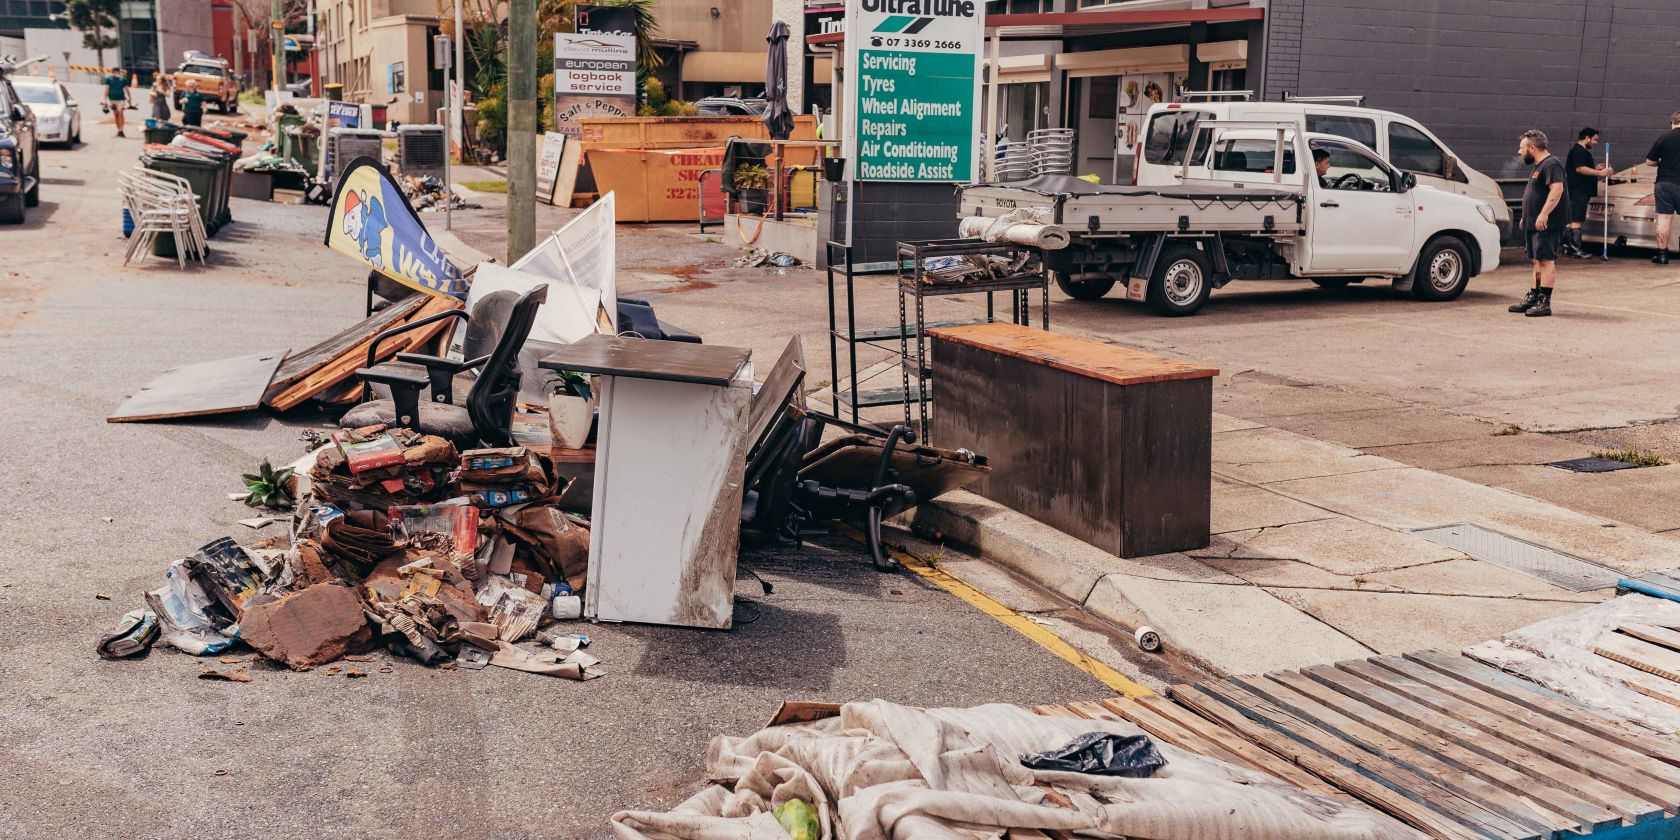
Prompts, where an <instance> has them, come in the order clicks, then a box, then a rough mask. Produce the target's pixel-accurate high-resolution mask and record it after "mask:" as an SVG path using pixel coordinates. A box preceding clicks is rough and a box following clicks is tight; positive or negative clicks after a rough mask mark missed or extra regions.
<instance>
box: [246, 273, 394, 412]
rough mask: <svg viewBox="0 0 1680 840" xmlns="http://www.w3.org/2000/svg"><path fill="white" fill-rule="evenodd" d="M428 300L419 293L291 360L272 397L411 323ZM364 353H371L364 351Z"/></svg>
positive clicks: (280, 374)
mask: <svg viewBox="0 0 1680 840" xmlns="http://www.w3.org/2000/svg"><path fill="white" fill-rule="evenodd" d="M424 298H425V295H422V294H420V293H419V292H415V293H414V294H412V295H409V296H408V297H405V298H403V299H402V300H399V301H396V302H394V303H392V304H391V305H390V306H387V307H385V308H384V309H381V310H379V311H378V312H375V313H373V314H372V315H370V316H368V317H367V318H364V319H362V320H360V321H358V322H356V323H355V324H353V325H351V326H350V327H349V328H348V329H345V330H343V331H342V332H340V333H338V334H337V335H334V336H332V337H331V338H328V339H326V340H324V341H321V342H320V343H318V344H316V345H314V346H312V347H308V348H305V349H303V350H300V351H298V352H296V353H293V354H291V355H289V356H287V357H286V361H284V362H281V363H280V369H279V370H277V371H275V372H274V379H273V380H272V381H270V382H269V385H268V392H269V394H271V395H272V394H278V393H280V392H281V391H284V390H286V388H287V387H289V386H290V385H292V384H293V383H295V382H297V381H298V380H299V379H302V378H304V377H305V376H308V375H309V374H311V373H314V372H315V371H316V370H319V369H320V367H321V366H322V365H324V364H326V363H328V362H330V361H332V360H333V359H336V358H338V357H339V356H342V355H344V354H345V352H347V351H348V350H349V349H350V348H351V347H354V346H356V345H358V344H361V343H362V342H364V341H367V340H368V339H370V338H373V337H374V336H376V335H378V334H379V333H380V332H382V331H384V330H387V329H390V328H391V327H393V326H395V325H396V324H397V323H398V322H400V321H405V320H407V319H408V317H409V316H410V315H413V314H414V311H415V310H417V309H419V308H420V307H421V306H423V305H424V304H425V302H426V301H425V300H424ZM363 352H364V353H365V352H367V351H366V350H365V349H364V350H363Z"/></svg>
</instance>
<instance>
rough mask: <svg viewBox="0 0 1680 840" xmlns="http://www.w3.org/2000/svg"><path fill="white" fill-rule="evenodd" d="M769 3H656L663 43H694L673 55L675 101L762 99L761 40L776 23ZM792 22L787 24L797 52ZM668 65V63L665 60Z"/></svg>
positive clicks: (708, 0) (703, 0)
mask: <svg viewBox="0 0 1680 840" xmlns="http://www.w3.org/2000/svg"><path fill="white" fill-rule="evenodd" d="M773 5H774V4H773V2H772V0H661V2H660V3H659V4H658V5H657V6H656V7H655V10H654V13H655V14H656V15H657V16H658V18H659V34H660V36H661V37H663V38H668V39H680V40H682V41H689V42H693V47H692V48H690V49H685V50H681V51H677V52H676V53H675V56H674V57H675V58H676V63H677V66H676V67H675V68H670V67H667V68H665V74H663V75H666V78H671V76H670V75H669V74H670V73H671V72H672V70H673V69H674V80H675V82H676V84H677V88H676V90H672V91H668V92H669V93H670V95H671V96H673V97H674V98H680V99H686V100H688V101H691V102H692V101H694V100H696V99H701V98H704V97H707V96H742V97H754V96H762V95H763V94H764V62H765V56H766V55H767V54H768V49H769V48H768V46H767V43H766V41H765V37H766V36H767V35H769V34H770V24H771V22H772V21H773V20H774V19H775V17H774V14H773ZM797 23H798V22H797V21H796V20H795V21H789V22H788V27H789V28H790V29H793V31H794V33H795V34H794V36H793V38H792V39H789V42H788V45H789V51H790V52H791V51H793V50H796V49H797V44H795V43H794V39H797V38H798V28H797ZM667 60H668V61H669V59H667Z"/></svg>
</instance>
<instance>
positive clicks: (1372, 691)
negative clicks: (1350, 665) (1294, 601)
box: [1302, 665, 1662, 823]
mask: <svg viewBox="0 0 1680 840" xmlns="http://www.w3.org/2000/svg"><path fill="white" fill-rule="evenodd" d="M1302 673H1304V674H1306V675H1307V676H1309V677H1311V678H1313V679H1315V680H1318V681H1319V682H1321V683H1324V684H1325V685H1327V686H1329V687H1331V688H1334V689H1336V690H1337V691H1340V692H1342V693H1343V694H1346V695H1348V696H1349V697H1354V698H1356V699H1359V700H1363V701H1364V702H1366V703H1370V704H1371V705H1373V706H1376V707H1377V708H1379V709H1382V710H1383V711H1385V712H1388V713H1389V714H1391V715H1394V716H1395V717H1398V718H1400V719H1402V720H1405V721H1406V722H1408V723H1411V724H1412V725H1414V726H1417V727H1420V728H1422V729H1425V730H1428V731H1430V732H1433V733H1435V734H1437V735H1439V736H1441V737H1443V738H1451V739H1454V740H1456V741H1458V742H1459V743H1461V744H1462V745H1463V746H1464V747H1465V748H1466V749H1469V750H1471V751H1472V752H1477V753H1481V754H1482V755H1485V756H1487V757H1488V758H1491V759H1493V760H1495V761H1498V762H1501V763H1503V764H1505V765H1506V766H1509V767H1511V768H1512V769H1516V770H1521V771H1523V772H1524V773H1526V774H1528V776H1529V785H1530V786H1531V788H1532V787H1533V786H1534V785H1536V784H1537V783H1539V782H1540V780H1542V779H1545V780H1549V783H1550V784H1552V785H1555V786H1557V787H1561V788H1563V789H1565V790H1568V791H1571V792H1573V793H1575V794H1577V795H1579V796H1580V797H1581V798H1583V799H1585V800H1587V801H1588V802H1592V803H1595V804H1598V805H1602V806H1604V807H1605V808H1608V809H1609V810H1610V811H1611V812H1613V813H1615V814H1619V815H1620V816H1621V817H1622V818H1624V819H1626V820H1628V821H1629V822H1636V823H1637V822H1644V821H1645V820H1648V819H1654V818H1656V817H1659V816H1661V815H1662V808H1660V807H1657V806H1654V805H1652V804H1651V803H1649V802H1643V801H1640V800H1639V799H1637V798H1636V797H1632V796H1629V795H1627V794H1624V793H1623V792H1621V791H1619V790H1616V789H1615V788H1612V787H1610V786H1609V785H1607V784H1604V783H1603V782H1600V781H1598V780H1597V779H1594V778H1591V777H1590V776H1587V775H1585V774H1583V773H1580V772H1578V771H1576V770H1572V769H1570V768H1568V767H1564V766H1563V765H1560V764H1558V763H1557V762H1554V761H1551V760H1549V759H1547V758H1545V757H1544V756H1541V755H1539V754H1537V753H1535V752H1533V751H1531V750H1528V749H1524V748H1523V747H1520V746H1518V745H1516V744H1513V743H1510V742H1508V741H1504V740H1501V739H1499V738H1496V737H1494V736H1493V735H1491V734H1489V733H1486V732H1483V731H1482V730H1480V729H1477V728H1476V727H1474V726H1471V725H1470V724H1468V723H1464V722H1462V721H1459V720H1456V719H1455V718H1453V717H1452V716H1449V715H1444V714H1441V713H1440V712H1438V711H1436V710H1434V709H1431V708H1429V707H1427V706H1424V705H1422V704H1420V703H1417V702H1414V701H1413V700H1411V699H1409V698H1407V697H1404V696H1402V695H1400V694H1398V693H1396V692H1394V691H1391V690H1389V689H1388V688H1386V687H1384V686H1381V685H1375V684H1372V683H1371V682H1368V681H1366V680H1364V679H1362V678H1361V677H1359V676H1356V675H1355V674H1352V673H1350V672H1348V671H1345V670H1342V668H1341V666H1334V667H1332V666H1328V665H1320V666H1317V667H1313V668H1307V669H1305V670H1304V671H1303V672H1302Z"/></svg>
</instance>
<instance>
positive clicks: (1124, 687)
mask: <svg viewBox="0 0 1680 840" xmlns="http://www.w3.org/2000/svg"><path fill="white" fill-rule="evenodd" d="M842 527H843V528H844V530H845V532H846V533H847V535H849V536H850V537H852V539H855V540H857V541H859V542H862V543H865V544H867V543H868V540H867V539H866V538H865V537H864V536H863V534H862V533H861V532H859V531H857V530H855V529H853V528H851V527H850V526H842ZM887 553H888V554H890V555H892V558H893V559H894V560H897V561H898V562H899V563H900V564H901V565H903V566H904V568H906V569H909V570H910V571H912V572H915V573H916V574H917V575H919V576H920V577H921V578H922V579H923V580H925V581H927V582H928V583H931V584H933V585H934V586H937V587H939V588H940V589H943V590H945V591H946V592H949V593H951V594H952V595H955V596H957V597H958V598H960V599H962V600H963V601H964V602H966V603H967V604H968V605H969V606H971V607H974V608H975V609H977V610H979V611H981V612H983V613H985V614H986V615H989V616H991V617H992V618H995V619H997V620H998V621H1000V622H1002V623H1003V624H1004V625H1005V626H1007V627H1009V628H1010V629H1011V630H1014V631H1015V632H1017V633H1020V634H1021V635H1023V636H1026V637H1027V638H1028V639H1031V640H1032V641H1034V642H1037V643H1038V645H1039V647H1042V648H1044V649H1045V650H1048V651H1050V652H1051V653H1053V654H1055V655H1057V656H1059V657H1061V658H1062V659H1064V660H1066V661H1067V663H1068V664H1069V665H1072V666H1073V667H1075V668H1078V669H1079V670H1081V671H1084V672H1085V673H1087V674H1090V675H1091V676H1092V678H1094V679H1096V681H1097V682H1100V683H1102V684H1103V685H1106V686H1108V687H1109V688H1112V689H1114V690H1115V691H1118V692H1120V693H1121V694H1123V695H1125V696H1127V697H1134V698H1135V697H1149V696H1152V695H1154V694H1155V692H1154V691H1153V690H1151V689H1150V688H1149V687H1148V686H1146V685H1143V684H1141V683H1139V682H1136V681H1134V680H1132V679H1131V678H1129V677H1127V676H1126V675H1125V674H1122V673H1120V672H1119V671H1116V670H1114V669H1113V668H1110V667H1108V666H1107V665H1104V664H1103V663H1101V662H1098V661H1097V660H1095V659H1092V658H1091V657H1089V656H1086V655H1085V654H1083V653H1081V652H1080V651H1079V649H1078V648H1075V647H1074V646H1073V645H1070V644H1068V643H1067V642H1066V641H1065V640H1063V639H1062V637H1061V636H1058V635H1056V634H1055V633H1053V632H1051V630H1050V628H1048V627H1045V626H1044V625H1042V624H1039V623H1038V622H1036V621H1033V620H1032V619H1030V618H1027V617H1026V616H1024V615H1021V614H1020V613H1018V612H1016V611H1014V610H1012V609H1010V608H1008V607H1006V606H1004V605H1003V604H1000V603H998V602H997V600H995V599H994V598H992V597H991V596H990V595H987V594H986V593H984V592H981V591H980V590H978V589H976V588H974V587H972V586H969V585H968V584H966V583H964V582H962V581H961V580H958V579H957V578H956V577H953V576H952V575H950V574H949V573H947V572H945V571H943V570H941V569H939V568H938V567H937V566H933V565H930V564H928V563H926V562H923V561H922V560H921V559H919V558H917V557H914V556H912V555H910V554H906V553H905V552H902V551H898V550H896V549H889V550H888V552H887Z"/></svg>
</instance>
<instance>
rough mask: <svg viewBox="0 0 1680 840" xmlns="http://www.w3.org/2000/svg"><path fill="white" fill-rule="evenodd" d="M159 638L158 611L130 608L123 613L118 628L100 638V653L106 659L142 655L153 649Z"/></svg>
mask: <svg viewBox="0 0 1680 840" xmlns="http://www.w3.org/2000/svg"><path fill="white" fill-rule="evenodd" d="M107 600H108V599H107ZM157 638H158V617H157V613H154V612H152V611H151V610H129V611H128V612H126V613H123V617H122V621H120V622H118V624H117V629H116V630H115V631H113V632H112V633H111V635H109V636H106V637H105V638H103V639H101V640H99V655H100V656H102V657H104V658H106V659H126V658H128V657H131V656H140V655H142V654H144V653H146V652H147V651H149V650H151V649H152V643H153V642H156V641H157Z"/></svg>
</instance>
